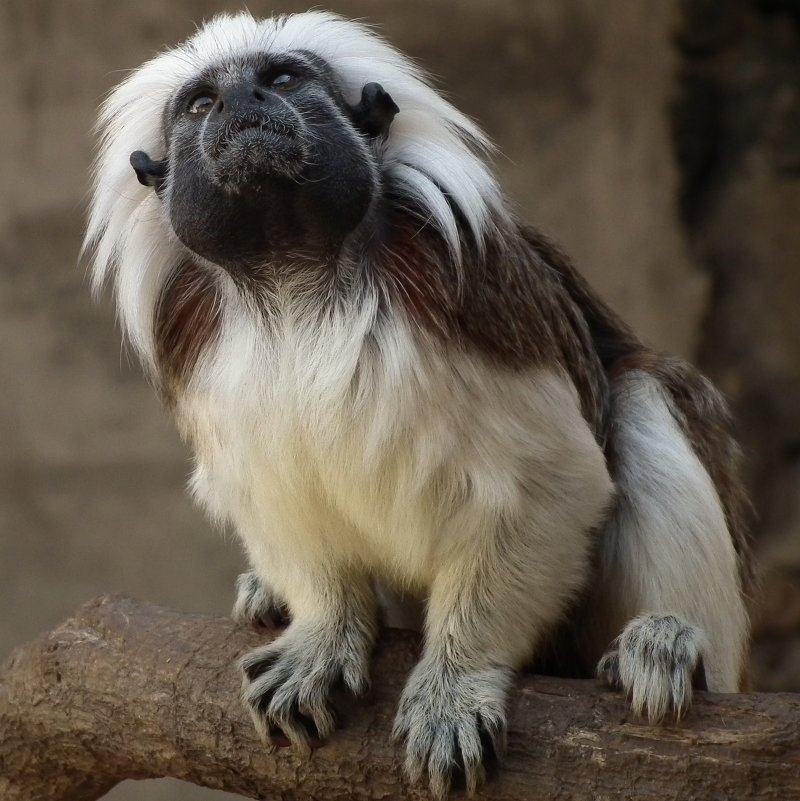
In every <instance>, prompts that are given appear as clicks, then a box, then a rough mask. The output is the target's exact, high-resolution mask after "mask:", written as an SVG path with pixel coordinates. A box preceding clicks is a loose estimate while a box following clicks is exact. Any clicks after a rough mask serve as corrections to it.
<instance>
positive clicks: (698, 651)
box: [597, 615, 705, 723]
mask: <svg viewBox="0 0 800 801" xmlns="http://www.w3.org/2000/svg"><path fill="white" fill-rule="evenodd" d="M704 644H705V639H704V637H703V635H702V633H701V632H700V631H699V630H698V629H696V628H695V627H694V626H691V625H689V624H688V623H685V622H684V621H682V620H681V619H680V618H678V617H675V616H674V615H642V616H640V617H637V618H634V619H633V620H631V621H630V622H629V623H628V625H627V626H625V628H624V629H623V631H622V634H620V636H619V637H618V638H617V639H616V640H615V642H614V643H613V645H612V647H611V649H610V650H609V651H608V652H607V653H606V654H605V655H604V656H603V658H602V659H601V660H600V662H599V663H598V666H597V674H598V676H599V677H600V678H601V679H603V680H605V681H606V682H607V683H608V684H609V685H610V686H611V687H614V688H617V689H621V690H623V691H625V693H627V695H628V697H629V698H630V701H631V707H632V709H633V711H634V712H635V713H636V714H637V715H639V716H640V717H644V718H647V720H648V721H649V722H650V723H658V722H660V721H662V720H663V719H664V718H665V717H667V716H673V717H674V718H676V719H680V718H681V717H682V716H683V715H684V714H685V713H686V711H687V710H688V709H689V706H690V705H691V701H692V690H693V688H695V689H705V670H704V667H703V660H702V649H703V647H704Z"/></svg>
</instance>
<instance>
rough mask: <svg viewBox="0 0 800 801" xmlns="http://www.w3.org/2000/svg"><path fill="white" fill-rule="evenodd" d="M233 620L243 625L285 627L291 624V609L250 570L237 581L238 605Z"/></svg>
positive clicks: (234, 607)
mask: <svg viewBox="0 0 800 801" xmlns="http://www.w3.org/2000/svg"><path fill="white" fill-rule="evenodd" d="M233 619H234V620H238V621H240V622H242V623H252V624H253V625H258V624H259V623H261V624H264V625H269V624H270V623H272V624H273V625H275V626H285V625H287V624H288V623H289V608H288V607H287V606H286V604H285V603H284V602H283V601H282V600H281V599H280V598H278V597H277V596H276V595H275V593H274V592H273V591H272V590H271V589H270V588H269V587H268V586H267V585H266V584H265V583H264V582H263V581H262V580H261V579H260V578H259V577H258V576H257V575H256V574H255V572H254V571H252V570H249V571H248V572H247V573H241V574H240V575H239V577H238V578H237V579H236V603H235V604H234V605H233Z"/></svg>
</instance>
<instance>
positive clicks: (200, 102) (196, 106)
mask: <svg viewBox="0 0 800 801" xmlns="http://www.w3.org/2000/svg"><path fill="white" fill-rule="evenodd" d="M216 102H217V98H216V97H214V95H211V94H208V93H207V92H204V93H202V94H199V95H195V96H194V97H193V98H192V99H191V100H190V101H189V105H188V106H187V107H186V110H187V111H188V112H189V114H208V112H209V111H211V109H212V108H214V103H216Z"/></svg>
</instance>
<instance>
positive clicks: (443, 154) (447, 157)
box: [84, 11, 507, 368]
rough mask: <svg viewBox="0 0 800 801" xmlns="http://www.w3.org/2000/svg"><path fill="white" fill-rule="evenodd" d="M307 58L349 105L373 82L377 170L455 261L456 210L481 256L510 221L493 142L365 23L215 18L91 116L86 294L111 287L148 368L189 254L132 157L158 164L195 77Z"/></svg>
mask: <svg viewBox="0 0 800 801" xmlns="http://www.w3.org/2000/svg"><path fill="white" fill-rule="evenodd" d="M298 50H305V51H308V52H312V53H314V54H316V55H317V56H319V57H320V58H322V59H324V60H325V62H327V64H328V65H329V66H330V67H331V69H332V70H333V73H334V75H335V78H336V80H337V82H338V83H339V86H340V89H341V91H342V94H343V96H344V97H345V99H346V100H347V102H348V103H352V104H355V103H357V102H358V101H359V99H360V95H361V89H362V88H363V86H364V85H365V84H366V83H369V82H377V83H380V84H381V85H382V86H383V87H384V89H386V91H387V92H389V94H390V95H391V96H392V98H393V99H394V101H395V102H396V103H397V105H398V107H399V108H400V113H399V114H398V115H397V117H396V118H395V120H394V121H393V123H392V126H391V129H390V132H389V136H388V139H387V141H386V142H385V143H384V144H383V146H382V147H381V148H380V155H379V157H380V161H381V171H382V173H383V175H384V176H386V177H387V178H388V179H389V180H390V181H391V182H392V184H393V186H394V187H396V188H397V189H399V190H400V191H401V192H403V193H405V194H406V195H407V196H409V198H411V199H413V200H414V201H415V202H416V203H418V204H420V205H421V207H422V208H423V209H425V211H426V212H427V217H428V220H427V221H428V222H430V223H431V224H433V225H435V226H436V227H437V228H438V229H439V230H440V232H441V233H442V235H443V236H444V238H445V240H446V242H447V244H448V247H449V248H450V250H451V253H452V256H453V258H455V259H458V258H459V257H460V237H459V232H458V227H457V224H456V217H455V215H454V213H453V208H452V206H451V203H454V204H455V205H456V206H457V207H458V209H459V210H460V212H461V214H462V215H463V217H464V219H465V221H466V224H467V225H468V226H469V228H470V229H471V231H472V233H473V235H474V237H475V240H476V242H477V243H478V244H479V246H482V245H483V243H484V241H485V238H486V236H487V235H488V234H490V233H491V231H492V227H493V223H492V220H493V219H494V218H497V216H498V215H500V216H503V215H505V214H507V212H506V211H505V207H504V203H503V199H502V194H501V191H500V189H499V187H498V185H497V181H496V179H495V178H494V176H493V174H492V172H491V171H490V169H489V168H488V167H487V165H486V164H485V162H484V161H483V158H482V156H483V155H485V153H486V152H487V151H489V150H491V144H490V143H489V141H488V139H487V138H486V136H485V135H484V134H483V132H482V131H481V130H480V128H479V127H478V126H477V125H476V124H475V123H474V122H472V121H471V120H470V119H469V118H468V117H466V116H465V115H464V114H462V113H461V112H460V111H458V110H457V109H456V108H454V107H453V106H452V105H451V104H450V103H448V102H447V101H446V100H444V99H443V98H442V97H441V96H440V95H439V94H438V93H437V92H436V91H435V90H434V89H433V88H432V87H431V86H430V84H429V82H428V80H427V78H426V77H425V76H424V74H423V73H422V72H421V70H420V69H419V68H418V67H416V66H415V65H414V64H413V63H412V62H411V61H410V60H409V59H408V58H407V57H405V56H404V55H403V54H402V53H400V52H399V51H397V50H396V49H395V48H393V47H392V46H391V45H389V44H388V43H387V42H386V41H384V40H383V39H382V38H381V37H380V36H378V35H377V34H376V33H375V32H374V31H373V30H371V29H370V28H369V27H367V26H366V25H364V24H361V23H358V22H353V21H350V20H347V19H344V18H342V17H339V16H337V15H335V14H332V13H328V12H322V11H313V12H308V13H305V14H294V15H288V16H277V17H272V18H268V19H263V20H259V19H256V18H254V17H253V16H251V15H250V14H249V13H246V12H245V13H240V14H236V15H228V14H223V15H220V16H218V17H215V18H214V19H212V20H211V21H209V22H208V23H206V24H205V25H204V26H203V27H201V28H200V30H199V31H198V32H197V33H196V34H195V35H194V36H193V37H191V38H190V39H188V40H187V41H186V42H185V43H183V44H182V45H180V46H178V47H176V48H174V49H171V50H168V51H166V52H164V53H162V54H160V55H158V56H156V57H155V58H154V59H152V60H151V61H149V62H147V63H146V64H144V65H143V66H142V67H140V68H139V69H137V70H135V71H134V72H133V73H131V75H130V76H128V78H127V79H126V80H124V81H123V82H122V83H121V84H120V85H119V86H118V87H117V88H116V89H114V90H113V91H112V92H111V94H110V96H109V97H108V99H107V100H106V102H105V103H104V105H103V108H102V110H101V113H100V118H99V122H98V131H99V133H100V149H99V155H98V158H97V161H96V165H95V181H94V185H95V190H94V195H93V199H92V204H91V213H90V217H89V225H88V229H87V233H86V239H85V243H84V249H85V250H88V249H91V250H92V251H93V275H92V285H93V288H94V289H95V291H97V290H98V289H99V288H100V287H101V286H102V285H103V283H104V282H105V281H106V280H107V279H109V278H110V277H113V278H114V281H115V287H116V294H117V303H118V308H119V313H120V316H121V318H122V323H123V326H124V328H125V330H126V332H127V334H128V337H129V339H130V341H131V343H132V345H133V346H134V348H135V349H136V350H137V352H138V353H139V355H140V356H141V357H142V359H143V361H144V362H145V365H146V366H150V367H151V368H152V366H153V336H152V312H153V303H154V301H155V299H156V297H157V293H158V290H159V287H160V286H161V282H163V280H164V279H165V276H166V275H168V273H169V271H170V268H171V267H172V265H173V264H174V263H175V262H176V261H177V260H179V259H180V258H181V256H182V254H185V253H186V251H185V250H182V246H181V245H180V243H179V242H178V241H177V240H176V238H175V236H174V234H173V233H172V230H171V228H170V225H169V222H168V220H167V219H166V217H165V214H164V211H163V209H162V207H161V204H160V201H159V200H158V199H157V198H156V197H155V195H154V192H153V190H152V189H151V188H149V187H144V186H141V185H140V184H139V183H138V181H137V179H136V176H135V174H134V171H133V169H132V168H131V166H130V162H129V158H130V154H131V153H132V152H133V151H135V150H144V151H145V152H147V153H148V154H149V155H151V156H152V157H153V158H163V157H164V156H165V155H166V154H165V152H164V150H165V142H164V140H163V132H162V115H163V112H164V108H165V106H166V104H167V103H168V102H169V100H170V99H171V97H172V96H173V95H174V93H175V92H176V91H177V90H178V89H179V88H180V87H181V86H182V85H183V84H184V83H186V82H187V81H188V80H190V79H191V78H192V77H193V76H196V75H198V74H199V73H200V72H201V71H203V70H205V69H207V68H209V67H213V66H215V65H217V64H220V63H221V62H223V61H225V60H226V59H235V58H237V57H242V56H246V55H248V54H253V53H270V54H281V53H287V54H288V53H292V52H293V51H298Z"/></svg>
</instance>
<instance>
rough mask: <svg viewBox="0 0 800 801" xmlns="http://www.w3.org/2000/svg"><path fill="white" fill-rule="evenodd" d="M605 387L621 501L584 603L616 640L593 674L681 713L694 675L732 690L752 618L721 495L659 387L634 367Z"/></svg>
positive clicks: (662, 710) (643, 709) (638, 699)
mask: <svg viewBox="0 0 800 801" xmlns="http://www.w3.org/2000/svg"><path fill="white" fill-rule="evenodd" d="M613 392H614V398H613V400H614V406H613V408H614V415H615V418H614V423H613V429H612V430H613V432H614V440H613V443H612V446H613V452H614V454H615V467H614V472H615V479H616V484H617V487H618V502H617V506H616V509H615V514H614V516H613V518H612V520H611V521H610V524H609V525H608V528H607V530H606V531H605V533H604V536H603V544H602V552H601V554H600V575H599V581H598V586H597V594H596V596H595V597H594V598H593V599H592V600H591V601H590V603H589V607H590V608H591V609H592V610H593V613H594V615H595V618H594V621H593V628H594V631H595V633H597V634H600V635H601V636H602V638H603V639H604V641H605V644H604V645H602V646H601V648H603V647H608V643H609V642H610V641H611V640H612V639H613V638H616V639H614V641H613V643H611V646H610V648H609V649H608V651H607V652H606V654H605V655H604V656H603V658H602V659H601V660H600V663H599V665H598V673H599V675H600V676H601V677H603V678H605V679H606V680H607V681H608V682H609V683H610V684H612V685H614V686H618V687H620V688H621V689H622V690H624V691H625V692H626V693H627V694H628V695H629V696H630V698H631V700H632V704H633V709H634V711H635V712H636V713H637V714H640V715H644V716H646V717H647V718H649V719H650V720H651V721H657V720H659V719H661V718H662V717H664V715H666V714H668V713H670V712H671V713H673V714H675V715H677V716H680V714H682V712H683V711H684V710H686V708H687V707H688V706H689V704H690V702H691V697H692V685H693V682H694V683H695V686H700V687H702V686H704V685H707V687H708V689H710V690H713V691H716V692H735V691H737V689H738V688H739V681H740V677H741V672H742V665H743V661H744V658H745V653H746V642H747V636H748V621H747V614H746V611H745V606H744V602H743V599H742V593H741V590H740V581H739V575H738V566H737V558H736V553H735V550H734V547H733V542H732V539H731V536H730V534H729V532H728V529H727V524H726V520H725V515H724V513H723V509H722V506H721V503H720V499H719V497H718V495H717V492H716V490H715V487H714V484H713V482H712V480H711V478H710V477H709V474H708V472H707V471H706V469H705V467H704V466H703V464H702V463H701V462H700V460H699V458H698V456H697V455H696V453H695V451H694V450H693V448H692V445H691V443H690V442H689V440H688V438H687V436H686V434H685V433H684V431H683V429H682V427H681V426H680V425H679V423H678V421H677V419H676V417H675V409H674V407H673V405H672V403H671V400H670V397H669V396H668V394H667V392H666V390H665V388H664V387H663V385H662V384H661V383H660V382H659V381H658V380H657V379H656V378H655V377H654V376H651V375H650V374H648V373H645V372H641V371H630V372H628V373H625V374H623V376H622V378H621V379H619V380H618V381H617V384H616V385H615V386H614V388H613Z"/></svg>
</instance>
